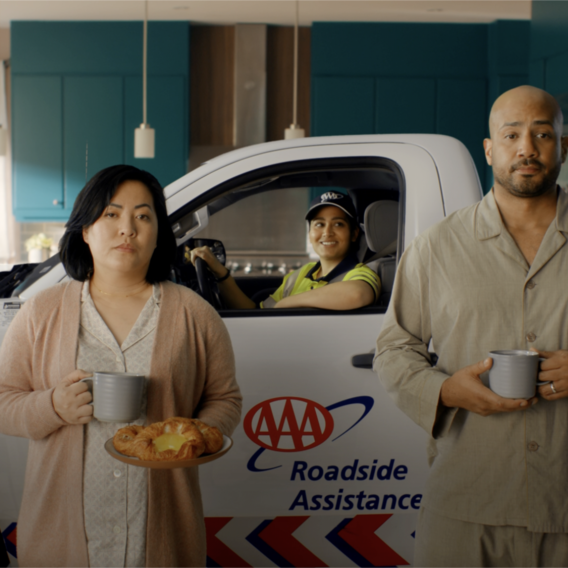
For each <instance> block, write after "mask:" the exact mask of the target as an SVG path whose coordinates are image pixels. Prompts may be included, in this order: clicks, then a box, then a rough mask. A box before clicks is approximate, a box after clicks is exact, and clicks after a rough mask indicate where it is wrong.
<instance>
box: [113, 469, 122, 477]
mask: <svg viewBox="0 0 568 568" xmlns="http://www.w3.org/2000/svg"><path fill="white" fill-rule="evenodd" d="M113 475H114V476H115V477H120V476H121V475H122V471H120V470H118V469H115V470H114V471H113Z"/></svg>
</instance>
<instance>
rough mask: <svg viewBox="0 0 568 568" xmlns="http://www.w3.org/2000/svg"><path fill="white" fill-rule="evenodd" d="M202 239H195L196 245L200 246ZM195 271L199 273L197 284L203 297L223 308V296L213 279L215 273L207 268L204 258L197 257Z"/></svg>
mask: <svg viewBox="0 0 568 568" xmlns="http://www.w3.org/2000/svg"><path fill="white" fill-rule="evenodd" d="M200 240H201V239H195V246H196V247H200V246H203V244H205V243H203V244H201V243H200ZM195 272H196V273H197V285H198V286H199V293H200V294H201V297H202V298H203V299H204V300H205V301H206V302H209V303H210V304H211V305H212V306H213V307H214V308H215V309H216V310H220V309H222V307H223V305H222V303H221V296H220V294H219V289H218V288H217V285H216V283H215V280H214V279H213V275H212V274H211V272H210V270H209V269H208V268H207V264H206V263H205V261H204V260H203V259H202V258H196V259H195Z"/></svg>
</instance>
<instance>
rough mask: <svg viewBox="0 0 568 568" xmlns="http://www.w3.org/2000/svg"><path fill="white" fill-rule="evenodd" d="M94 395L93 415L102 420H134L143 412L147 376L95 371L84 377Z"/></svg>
mask: <svg viewBox="0 0 568 568" xmlns="http://www.w3.org/2000/svg"><path fill="white" fill-rule="evenodd" d="M82 381H84V382H86V383H87V384H88V385H89V391H90V392H91V394H92V395H93V402H92V404H93V416H94V417H95V418H96V419H97V420H100V421H101V422H134V420H137V419H138V418H139V417H140V414H141V412H142V396H143V394H144V385H145V382H146V377H144V375H135V374H132V373H93V376H92V377H88V378H86V379H82Z"/></svg>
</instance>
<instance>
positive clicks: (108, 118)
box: [63, 77, 125, 216]
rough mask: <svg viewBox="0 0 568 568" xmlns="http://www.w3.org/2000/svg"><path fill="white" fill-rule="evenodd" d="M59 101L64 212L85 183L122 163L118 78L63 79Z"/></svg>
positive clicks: (122, 146) (122, 140)
mask: <svg viewBox="0 0 568 568" xmlns="http://www.w3.org/2000/svg"><path fill="white" fill-rule="evenodd" d="M63 84H64V87H63V100H64V101H65V106H64V110H63V159H64V212H65V214H66V216H69V214H70V213H71V210H72V209H73V203H75V198H76V197H77V195H78V193H79V192H80V191H81V189H83V187H84V186H85V183H86V182H87V181H88V180H89V179H90V178H91V177H92V176H93V175H94V174H96V173H97V172H98V171H99V170H102V169H103V168H107V167H109V166H114V165H115V164H121V163H123V162H124V136H125V133H124V128H123V107H124V104H123V99H124V95H123V91H124V89H123V80H122V77H66V78H65V79H64V83H63Z"/></svg>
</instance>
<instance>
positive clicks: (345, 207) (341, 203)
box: [306, 191, 357, 221]
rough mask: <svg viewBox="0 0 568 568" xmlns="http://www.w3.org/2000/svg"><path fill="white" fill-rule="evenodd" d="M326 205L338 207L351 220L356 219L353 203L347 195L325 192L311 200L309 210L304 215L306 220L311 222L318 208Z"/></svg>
mask: <svg viewBox="0 0 568 568" xmlns="http://www.w3.org/2000/svg"><path fill="white" fill-rule="evenodd" d="M327 205H333V206H334V207H338V208H339V209H341V210H342V211H343V212H345V213H347V215H349V217H351V218H352V219H357V213H356V212H355V207H354V205H353V201H351V198H350V197H349V196H348V195H345V194H344V193H339V192H338V191H327V192H325V193H322V194H321V195H318V196H317V197H316V198H315V199H313V200H312V202H311V203H310V208H309V209H308V212H307V213H306V220H307V221H311V220H312V219H313V218H314V216H315V214H316V211H317V210H318V209H319V208H320V207H325V206H327Z"/></svg>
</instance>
